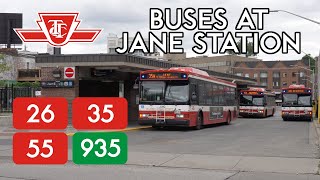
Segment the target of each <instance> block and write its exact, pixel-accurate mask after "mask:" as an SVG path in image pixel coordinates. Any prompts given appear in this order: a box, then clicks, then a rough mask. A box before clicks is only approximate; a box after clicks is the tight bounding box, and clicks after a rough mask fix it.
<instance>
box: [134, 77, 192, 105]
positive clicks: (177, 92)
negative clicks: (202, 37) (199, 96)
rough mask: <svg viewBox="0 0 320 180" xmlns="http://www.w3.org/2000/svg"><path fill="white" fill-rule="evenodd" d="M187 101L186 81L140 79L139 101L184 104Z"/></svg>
mask: <svg viewBox="0 0 320 180" xmlns="http://www.w3.org/2000/svg"><path fill="white" fill-rule="evenodd" d="M188 101H189V84H188V82H187V81H142V83H141V86H140V102H142V103H147V104H149V103H150V104H177V103H182V104H186V103H188Z"/></svg>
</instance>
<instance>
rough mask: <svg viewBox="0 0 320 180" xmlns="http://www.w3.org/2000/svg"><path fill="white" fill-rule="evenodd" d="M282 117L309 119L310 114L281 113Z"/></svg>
mask: <svg viewBox="0 0 320 180" xmlns="http://www.w3.org/2000/svg"><path fill="white" fill-rule="evenodd" d="M282 119H288V120H290V119H292V120H294V119H297V120H310V119H312V115H310V114H300V115H294V114H282Z"/></svg>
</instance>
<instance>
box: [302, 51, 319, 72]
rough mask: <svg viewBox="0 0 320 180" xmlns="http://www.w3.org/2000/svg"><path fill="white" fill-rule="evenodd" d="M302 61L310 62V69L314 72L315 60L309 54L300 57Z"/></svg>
mask: <svg viewBox="0 0 320 180" xmlns="http://www.w3.org/2000/svg"><path fill="white" fill-rule="evenodd" d="M302 60H307V61H308V62H310V69H311V70H313V71H315V68H316V59H315V58H313V57H312V56H311V55H310V54H306V55H304V56H303V57H302Z"/></svg>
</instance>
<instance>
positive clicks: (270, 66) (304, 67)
mask: <svg viewBox="0 0 320 180" xmlns="http://www.w3.org/2000/svg"><path fill="white" fill-rule="evenodd" d="M233 73H234V74H236V75H238V76H242V77H248V78H253V79H256V80H257V85H260V86H264V87H266V88H267V89H269V90H272V91H276V92H280V91H281V88H284V87H288V86H289V85H290V84H304V85H305V86H306V87H311V88H312V83H310V81H311V80H312V77H311V76H310V75H311V74H312V73H311V72H310V70H309V62H308V61H306V60H293V61H285V60H283V61H250V62H248V61H247V62H237V63H235V65H234V67H233Z"/></svg>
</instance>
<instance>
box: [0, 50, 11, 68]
mask: <svg viewBox="0 0 320 180" xmlns="http://www.w3.org/2000/svg"><path fill="white" fill-rule="evenodd" d="M3 59H4V54H1V53H0V60H3ZM8 70H10V66H8V65H7V64H6V63H4V62H3V63H0V72H5V71H8Z"/></svg>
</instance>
